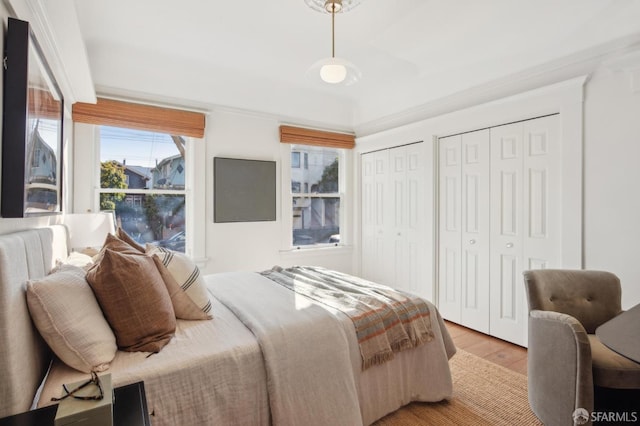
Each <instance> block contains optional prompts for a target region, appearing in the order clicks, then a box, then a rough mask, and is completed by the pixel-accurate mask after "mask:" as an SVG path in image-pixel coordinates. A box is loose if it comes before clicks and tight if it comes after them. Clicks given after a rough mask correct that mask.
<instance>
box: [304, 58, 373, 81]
mask: <svg viewBox="0 0 640 426" xmlns="http://www.w3.org/2000/svg"><path fill="white" fill-rule="evenodd" d="M309 73H310V74H312V75H314V76H316V78H317V76H318V75H319V76H320V78H321V79H322V81H324V82H325V83H329V84H335V85H343V86H351V85H352V84H354V83H357V82H358V80H360V78H361V77H362V73H361V72H360V70H359V69H358V67H356V66H355V65H354V64H352V63H351V62H349V61H347V60H345V59H342V58H336V57H331V58H323V59H320V60H319V61H318V62H316V63H315V64H313V65H312V66H311V68H309Z"/></svg>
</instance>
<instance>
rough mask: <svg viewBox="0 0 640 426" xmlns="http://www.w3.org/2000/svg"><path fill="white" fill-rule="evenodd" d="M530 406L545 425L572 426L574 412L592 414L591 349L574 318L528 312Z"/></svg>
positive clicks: (555, 313) (584, 332)
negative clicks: (579, 411) (581, 411)
mask: <svg viewBox="0 0 640 426" xmlns="http://www.w3.org/2000/svg"><path fill="white" fill-rule="evenodd" d="M527 369H528V381H529V404H530V405H531V409H532V410H533V412H534V413H535V414H536V416H538V418H539V419H540V420H542V422H543V423H544V424H548V425H573V418H572V414H573V412H574V410H576V409H577V408H584V409H586V410H588V411H589V412H591V411H593V375H592V372H591V346H590V344H589V338H588V337H587V333H586V331H585V329H584V327H583V326H582V324H580V322H579V321H578V320H577V319H575V318H574V317H572V316H570V315H567V314H563V313H559V312H551V311H539V310H533V311H530V312H529V350H528V360H527Z"/></svg>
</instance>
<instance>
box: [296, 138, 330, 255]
mask: <svg viewBox="0 0 640 426" xmlns="http://www.w3.org/2000/svg"><path fill="white" fill-rule="evenodd" d="M340 158H341V150H339V149H333V148H324V147H316V146H307V145H291V195H292V207H293V245H294V246H301V245H317V244H328V243H339V242H340V201H341V197H342V194H341V192H340Z"/></svg>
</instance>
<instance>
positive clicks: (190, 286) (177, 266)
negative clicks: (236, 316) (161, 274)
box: [147, 244, 211, 314]
mask: <svg viewBox="0 0 640 426" xmlns="http://www.w3.org/2000/svg"><path fill="white" fill-rule="evenodd" d="M147 254H149V255H157V256H158V257H159V258H160V260H161V261H162V264H163V265H164V266H166V268H167V269H168V270H169V272H171V275H173V278H175V280H176V281H177V282H178V285H179V286H180V288H182V290H184V292H185V293H187V296H189V297H190V298H191V300H193V302H194V303H195V304H196V305H197V306H198V307H199V308H200V309H201V310H202V312H204V313H206V314H210V313H211V300H209V292H208V291H207V287H206V284H205V282H204V279H203V278H202V276H201V275H200V269H198V266H197V265H196V264H195V263H194V262H193V261H192V260H191V259H190V258H189V257H188V256H187V255H185V254H183V253H179V252H175V251H173V250H169V249H166V248H164V247H157V246H154V245H151V244H147Z"/></svg>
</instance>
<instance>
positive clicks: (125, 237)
mask: <svg viewBox="0 0 640 426" xmlns="http://www.w3.org/2000/svg"><path fill="white" fill-rule="evenodd" d="M116 237H118V238H120V239H121V240H122V241H124V242H125V243H127V244H129V245H130V246H131V247H133V248H134V249H136V250H138V251H139V252H140V253H144V251H145V250H144V247H143V246H141V245H140V244H138V243H137V242H136V240H134V239H133V238H131V236H130V235H129V234H127V233H126V232H125V230H124V229H122V227H120V226H118V229H117V230H116Z"/></svg>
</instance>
